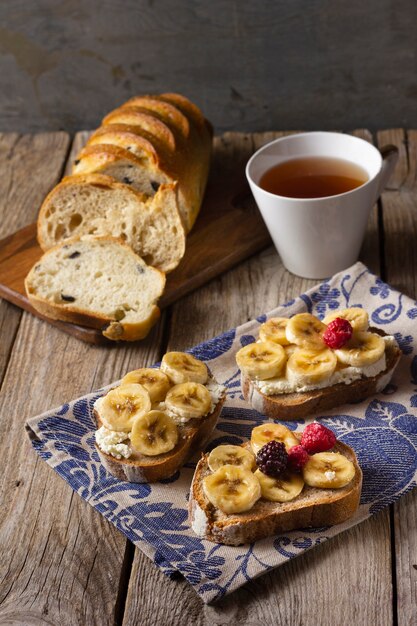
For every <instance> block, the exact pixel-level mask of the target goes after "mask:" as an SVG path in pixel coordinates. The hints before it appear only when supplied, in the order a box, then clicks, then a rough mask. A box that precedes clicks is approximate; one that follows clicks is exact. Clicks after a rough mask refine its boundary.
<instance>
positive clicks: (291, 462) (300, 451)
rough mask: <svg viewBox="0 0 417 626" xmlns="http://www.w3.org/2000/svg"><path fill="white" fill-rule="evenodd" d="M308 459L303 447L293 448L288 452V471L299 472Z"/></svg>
mask: <svg viewBox="0 0 417 626" xmlns="http://www.w3.org/2000/svg"><path fill="white" fill-rule="evenodd" d="M309 458H310V457H309V455H308V452H306V451H305V450H304V448H303V446H293V447H292V448H290V450H288V469H289V470H291V471H292V472H301V470H302V469H303V467H304V465H305V464H306V463H307V461H308V459H309Z"/></svg>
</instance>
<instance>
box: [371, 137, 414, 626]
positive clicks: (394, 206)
mask: <svg viewBox="0 0 417 626" xmlns="http://www.w3.org/2000/svg"><path fill="white" fill-rule="evenodd" d="M385 143H393V144H394V145H397V146H398V147H399V149H400V159H399V163H398V166H397V169H396V172H395V176H394V181H393V183H392V184H391V185H390V189H391V188H393V189H392V190H389V191H387V192H386V193H384V194H383V196H382V209H383V220H384V233H385V266H386V279H387V281H388V282H389V283H390V284H391V285H393V286H394V287H396V288H397V289H399V290H400V291H404V292H405V293H407V294H408V295H410V296H411V297H413V298H416V297H417V253H416V238H417V211H416V194H417V184H416V181H417V162H416V154H417V131H415V130H410V131H408V132H407V133H405V132H404V131H403V130H401V129H396V130H392V131H382V132H379V133H378V144H379V145H383V144H385ZM393 509H394V530H395V563H394V566H395V568H396V579H397V614H398V624H400V625H402V624H416V623H417V558H416V553H417V534H416V529H417V492H416V490H414V491H413V492H412V493H410V494H408V495H407V496H406V497H404V498H402V499H401V500H399V501H398V502H397V503H396V504H395V505H394V507H393Z"/></svg>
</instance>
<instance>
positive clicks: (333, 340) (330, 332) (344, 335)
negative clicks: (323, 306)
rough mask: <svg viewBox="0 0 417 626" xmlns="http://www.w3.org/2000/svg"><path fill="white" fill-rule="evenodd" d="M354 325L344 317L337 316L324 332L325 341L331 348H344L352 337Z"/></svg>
mask: <svg viewBox="0 0 417 626" xmlns="http://www.w3.org/2000/svg"><path fill="white" fill-rule="evenodd" d="M352 332H353V329H352V325H351V324H350V322H348V320H345V319H344V318H343V317H336V319H334V320H333V321H331V322H330V324H328V325H327V328H326V330H325V331H324V333H323V341H324V343H325V344H326V346H328V347H329V348H333V350H337V349H338V348H342V347H343V346H344V345H345V344H346V343H347V342H348V341H349V339H350V338H351V337H352Z"/></svg>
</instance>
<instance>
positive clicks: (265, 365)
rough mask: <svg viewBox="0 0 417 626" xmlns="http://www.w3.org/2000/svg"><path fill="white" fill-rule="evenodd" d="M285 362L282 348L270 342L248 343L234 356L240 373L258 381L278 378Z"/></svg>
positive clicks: (285, 358)
mask: <svg viewBox="0 0 417 626" xmlns="http://www.w3.org/2000/svg"><path fill="white" fill-rule="evenodd" d="M286 360H287V357H286V356H285V350H284V348H283V347H282V346H280V345H279V344H278V343H273V342H272V341H259V342H256V343H250V344H248V345H247V346H245V347H244V348H241V349H240V350H239V351H238V353H237V354H236V363H237V364H238V366H239V368H240V369H241V371H242V372H244V373H245V374H247V376H249V378H252V379H258V380H266V379H268V378H274V377H275V376H280V375H281V373H282V371H283V369H284V365H285V362H286Z"/></svg>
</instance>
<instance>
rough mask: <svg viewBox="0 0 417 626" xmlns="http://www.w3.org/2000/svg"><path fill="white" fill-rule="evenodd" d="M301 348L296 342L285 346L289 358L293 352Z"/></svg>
mask: <svg viewBox="0 0 417 626" xmlns="http://www.w3.org/2000/svg"><path fill="white" fill-rule="evenodd" d="M299 348H300V346H297V344H296V343H289V344H288V346H284V350H285V354H286V357H287V359H289V358H290V356H291V355H292V354H294V352H295V351H296V350H299Z"/></svg>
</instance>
